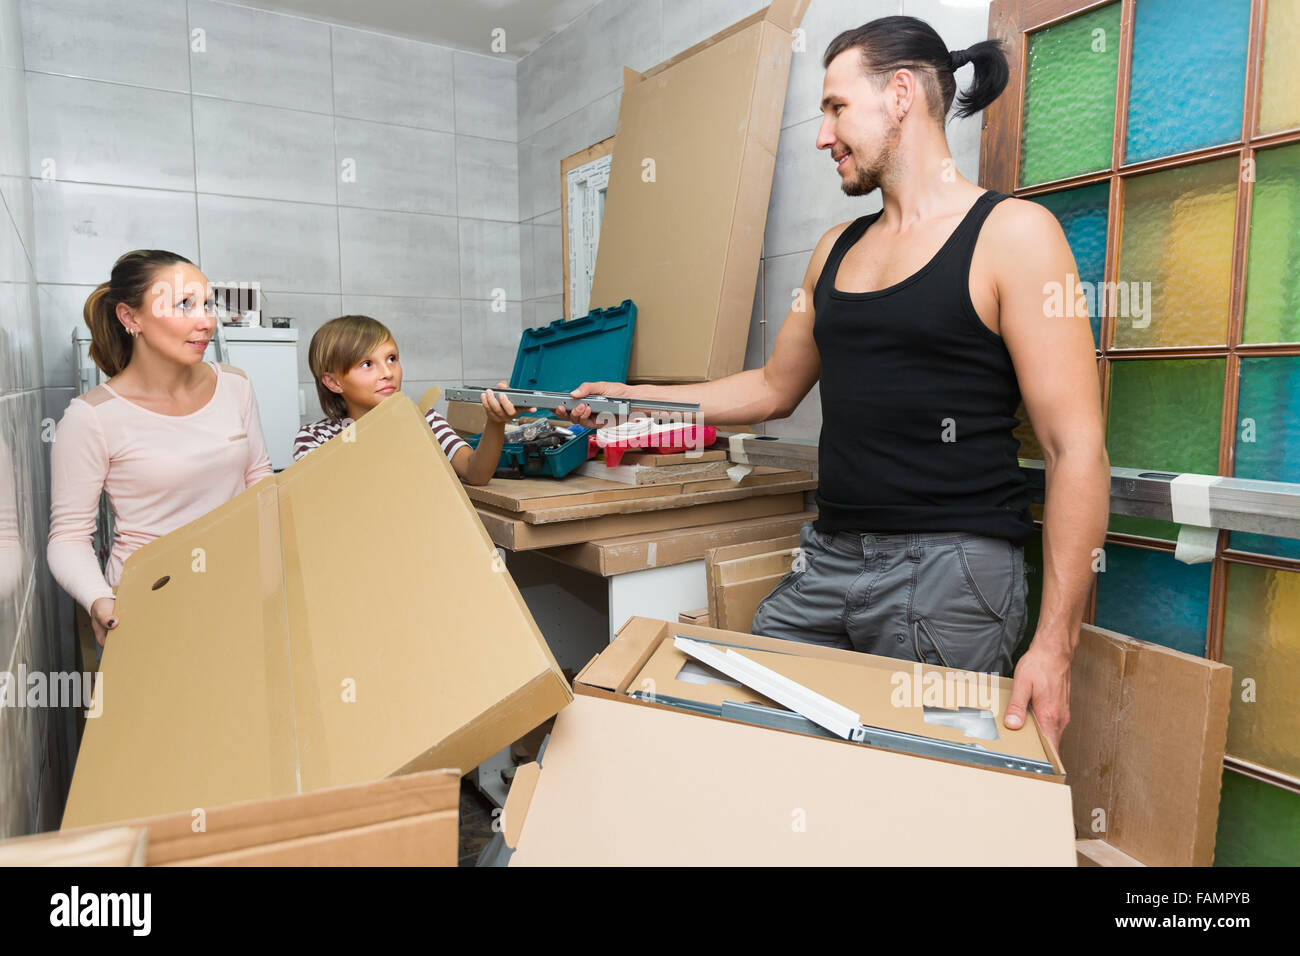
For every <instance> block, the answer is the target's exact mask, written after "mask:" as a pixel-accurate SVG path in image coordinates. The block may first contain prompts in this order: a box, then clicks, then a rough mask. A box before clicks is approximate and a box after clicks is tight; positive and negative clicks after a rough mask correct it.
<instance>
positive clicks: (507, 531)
mask: <svg viewBox="0 0 1300 956" xmlns="http://www.w3.org/2000/svg"><path fill="white" fill-rule="evenodd" d="M801 508H803V494H802V493H800V492H793V493H788V494H763V495H757V496H750V497H747V498H738V499H735V500H730V501H718V502H714V503H710V504H697V505H691V506H689V507H684V508H669V509H666V510H660V511H645V512H640V513H636V514H607V515H601V516H600V517H595V518H586V519H583V520H580V521H557V522H554V523H553V524H529V523H528V522H526V521H524V520H522V518H518V517H515V516H513V515H507V514H502V513H500V512H497V511H495V510H493V509H492V508H486V507H483V506H480V507H479V508H478V515H479V518H480V519H482V521H483V527H485V528H486V529H487V530H488V533H489V534H490V535H491V536H492V540H493V541H495V542H496V543H497V544H499V545H501V546H502V547H503V548H509V549H510V550H512V551H529V550H532V549H534V548H551V547H556V546H557V545H562V544H577V543H578V542H580V541H591V540H594V539H596V538H611V537H615V536H618V535H624V534H640V533H642V532H649V531H664V530H666V529H672V528H693V527H699V526H701V525H711V524H717V523H718V522H722V521H739V520H741V519H742V518H758V517H765V516H771V515H784V514H790V513H791V512H795V511H799V510H800V509H801Z"/></svg>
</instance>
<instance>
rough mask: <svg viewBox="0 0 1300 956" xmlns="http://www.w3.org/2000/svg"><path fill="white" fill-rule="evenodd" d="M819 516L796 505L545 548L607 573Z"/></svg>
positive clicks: (692, 557) (787, 528) (680, 559)
mask: <svg viewBox="0 0 1300 956" xmlns="http://www.w3.org/2000/svg"><path fill="white" fill-rule="evenodd" d="M816 517H817V513H816V512H815V511H796V512H792V513H791V514H786V515H775V516H772V517H761V518H746V519H742V520H740V521H724V522H721V523H719V524H710V525H704V526H702V527H698V528H670V529H668V530H666V531H649V532H643V533H641V534H626V535H619V536H617V537H612V538H601V539H599V540H596V541H587V542H585V543H583V544H571V545H565V546H562V547H558V548H548V549H546V552H545V553H546V555H547V556H548V557H551V558H554V559H555V560H557V561H562V562H564V563H565V564H569V565H572V566H574V567H578V568H582V569H583V570H586V571H590V572H592V573H593V574H599V575H603V576H605V577H609V576H610V575H614V574H626V573H627V572H629V571H644V570H646V569H647V568H662V567H666V566H669V565H673V564H683V563H685V562H687V561H698V560H700V559H701V558H703V557H704V555H705V554H706V553H707V552H708V551H709V550H710V549H714V548H719V547H722V546H725V545H731V544H737V543H742V542H746V541H751V540H755V539H761V538H770V537H772V536H774V535H786V534H790V533H791V532H798V530H799V528H800V526H801V525H803V524H804V523H806V522H808V521H811V520H813V519H814V518H816ZM705 612H706V613H707V609H705Z"/></svg>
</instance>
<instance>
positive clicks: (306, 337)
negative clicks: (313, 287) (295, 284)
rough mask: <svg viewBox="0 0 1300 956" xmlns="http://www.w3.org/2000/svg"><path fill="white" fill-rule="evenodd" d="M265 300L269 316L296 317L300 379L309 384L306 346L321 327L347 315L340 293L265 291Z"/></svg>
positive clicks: (294, 324) (310, 378)
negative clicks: (331, 320) (319, 293)
mask: <svg viewBox="0 0 1300 956" xmlns="http://www.w3.org/2000/svg"><path fill="white" fill-rule="evenodd" d="M265 299H266V315H267V316H272V315H287V316H289V317H290V318H291V319H293V327H294V328H295V329H297V330H298V381H299V382H307V383H310V382H311V381H312V377H311V369H310V367H309V366H308V365H307V348H308V346H310V345H311V337H312V336H313V335H315V334H316V330H317V329H318V328H320V327H321V326H322V325H323V324H324V323H326V322H328V321H329V320H330V319H336V318H338V317H339V316H340V315H343V314H344V312H343V306H342V304H341V302H340V299H339V296H337V295H318V294H315V293H309V292H278V291H277V292H268V293H266V296H265Z"/></svg>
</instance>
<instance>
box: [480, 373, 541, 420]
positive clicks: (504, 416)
mask: <svg viewBox="0 0 1300 956" xmlns="http://www.w3.org/2000/svg"><path fill="white" fill-rule="evenodd" d="M509 387H510V383H509V382H498V383H497V388H509ZM480 398H481V400H482V402H483V408H484V409H486V410H487V417H488V421H490V422H497V423H499V424H505V423H506V422H508V421H510V420H511V419H513V418H514V417H515V416H516V415H518V414H519V413H518V412H517V411H515V406H514V405H512V404H511V402H510V399H508V398H506V397H505V396H504V395H498V394H497V393H496V392H494V391H492V389H490V388H489V389H488V390H487V391H486V392H484V393H483V394H482V395H481V396H480ZM528 411H529V412H535V411H537V409H536V408H530V409H528Z"/></svg>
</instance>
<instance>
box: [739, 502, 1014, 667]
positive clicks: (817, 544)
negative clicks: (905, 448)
mask: <svg viewBox="0 0 1300 956" xmlns="http://www.w3.org/2000/svg"><path fill="white" fill-rule="evenodd" d="M799 546H800V550H801V554H800V555H799V556H798V557H797V559H796V562H795V569H794V570H792V571H791V572H790V573H789V574H787V575H786V576H785V577H784V578H783V579H782V580H781V583H779V584H778V585H777V586H776V588H775V589H774V590H773V591H772V593H771V594H769V595H768V596H767V597H766V598H764V599H763V600H762V602H761V603H760V604H759V605H758V609H757V610H756V611H755V612H754V623H753V626H752V627H751V628H750V630H751V631H752V633H754V634H761V635H764V636H766V637H775V638H780V639H783V640H787V641H802V642H804V643H807V644H821V645H823V646H826V647H838V648H843V649H845V650H853V651H862V652H863V653H867V654H879V655H882V656H884V657H897V658H902V659H904V660H910V661H922V662H924V663H927V664H942V665H945V666H947V667H959V668H962V669H964V670H972V671H984V672H988V673H995V674H1001V675H1003V676H1004V677H1010V676H1011V670H1012V668H1011V655H1012V654H1013V653H1014V652H1015V649H1016V648H1017V647H1018V646H1019V644H1020V640H1021V638H1022V637H1023V636H1024V630H1025V601H1026V599H1027V598H1028V596H1029V582H1028V579H1027V578H1026V577H1025V551H1024V548H1023V547H1021V546H1019V545H1015V544H1012V543H1011V542H1010V541H1007V540H1004V539H1002V538H988V537H985V536H983V535H978V534H971V533H969V532H965V531H937V532H922V533H915V534H912V533H901V534H857V533H854V532H848V531H839V532H835V533H833V534H832V533H826V532H821V531H816V530H814V529H813V525H812V522H809V523H808V524H805V525H804V526H803V528H802V530H801V531H800V534H799Z"/></svg>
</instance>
